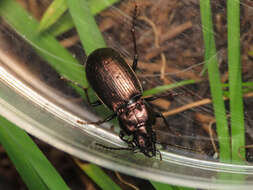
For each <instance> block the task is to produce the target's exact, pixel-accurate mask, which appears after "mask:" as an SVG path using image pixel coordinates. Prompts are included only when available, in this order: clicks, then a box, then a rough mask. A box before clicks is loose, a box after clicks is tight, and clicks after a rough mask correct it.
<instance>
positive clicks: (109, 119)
mask: <svg viewBox="0 0 253 190" xmlns="http://www.w3.org/2000/svg"><path fill="white" fill-rule="evenodd" d="M116 116H117V113H113V114H112V115H109V116H108V117H107V118H105V119H104V120H99V121H96V122H83V121H77V123H79V124H83V125H88V124H94V125H100V124H102V123H105V122H108V121H111V120H112V119H114V118H115V117H116Z"/></svg>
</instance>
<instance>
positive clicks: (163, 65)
mask: <svg viewBox="0 0 253 190" xmlns="http://www.w3.org/2000/svg"><path fill="white" fill-rule="evenodd" d="M139 19H140V20H143V21H145V22H146V23H148V24H149V25H150V26H151V27H152V30H153V32H154V36H155V47H156V48H160V45H159V32H158V30H157V27H156V25H155V23H154V22H153V21H152V20H150V19H149V18H147V17H146V16H140V17H139ZM160 56H161V60H162V67H161V70H160V72H161V76H160V78H161V79H162V80H163V79H164V78H165V77H164V76H165V75H164V73H165V68H166V57H165V54H164V53H163V52H161V54H160Z"/></svg>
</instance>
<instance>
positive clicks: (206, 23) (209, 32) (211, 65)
mask: <svg viewBox="0 0 253 190" xmlns="http://www.w3.org/2000/svg"><path fill="white" fill-rule="evenodd" d="M200 12H201V22H202V29H203V36H204V45H205V61H206V64H207V68H208V77H209V83H210V88H211V96H212V101H213V108H214V114H215V118H216V126H217V134H218V139H219V148H220V161H221V162H230V160H231V147H230V141H229V140H230V137H229V130H228V122H227V119H226V117H227V116H226V110H225V106H224V101H223V92H222V84H221V80H220V74H219V68H218V61H217V57H216V47H215V41H214V32H213V24H212V16H211V7H210V0H200Z"/></svg>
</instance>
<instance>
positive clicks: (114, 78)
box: [79, 6, 169, 158]
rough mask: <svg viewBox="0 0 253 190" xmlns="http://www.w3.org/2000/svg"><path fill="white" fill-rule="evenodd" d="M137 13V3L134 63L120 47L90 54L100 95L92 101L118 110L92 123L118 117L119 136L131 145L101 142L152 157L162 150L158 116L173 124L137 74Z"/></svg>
mask: <svg viewBox="0 0 253 190" xmlns="http://www.w3.org/2000/svg"><path fill="white" fill-rule="evenodd" d="M136 17H137V6H135V10H134V17H133V23H132V24H133V26H132V29H131V33H132V38H133V43H134V52H135V55H134V59H133V65H132V67H130V66H129V65H128V64H127V63H126V62H125V61H124V59H123V58H122V57H121V55H120V54H119V53H118V52H117V51H115V50H113V49H111V48H101V49H97V50H95V51H93V52H92V53H91V54H90V55H89V56H88V58H87V62H86V67H85V68H86V75H87V80H88V82H89V84H90V85H91V87H92V88H93V90H94V91H95V92H96V94H97V96H98V98H99V100H98V101H96V102H94V103H91V105H92V106H97V105H101V104H105V105H106V106H107V107H108V108H110V109H111V110H113V112H114V113H113V114H112V115H110V116H109V117H107V118H106V119H104V120H101V121H98V122H92V124H102V123H104V122H107V121H110V120H112V119H113V118H115V117H117V118H118V120H119V124H120V128H121V132H120V134H119V137H120V138H121V139H122V140H123V141H125V142H126V143H127V144H128V147H129V148H113V147H106V146H103V145H100V144H99V145H100V146H103V147H105V148H109V149H114V150H121V149H125V150H126V149H127V150H133V151H140V152H142V153H143V154H144V155H146V156H148V157H153V156H155V155H156V153H157V152H158V153H159V154H160V151H158V150H156V134H155V132H154V131H153V129H152V125H154V124H155V121H156V117H161V118H162V119H163V120H164V122H165V124H166V125H167V126H169V125H168V123H167V121H166V119H165V118H164V116H163V115H162V114H161V113H160V112H155V111H154V110H153V109H152V107H151V105H150V104H149V103H148V102H149V101H152V100H155V99H156V98H158V97H148V98H142V94H143V90H142V86H141V83H140V81H139V79H138V78H137V76H136V74H135V70H136V68H137V63H138V54H137V47H136V38H135V22H136ZM79 123H83V124H87V123H84V122H79ZM126 136H128V138H126ZM160 158H161V154H160Z"/></svg>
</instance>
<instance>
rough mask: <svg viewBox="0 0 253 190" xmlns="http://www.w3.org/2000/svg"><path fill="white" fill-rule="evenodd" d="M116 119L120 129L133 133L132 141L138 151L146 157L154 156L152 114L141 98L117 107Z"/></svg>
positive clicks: (128, 133) (129, 133)
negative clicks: (119, 107)
mask: <svg viewBox="0 0 253 190" xmlns="http://www.w3.org/2000/svg"><path fill="white" fill-rule="evenodd" d="M118 119H119V123H120V127H121V129H122V130H123V131H124V132H125V133H126V134H127V135H133V141H134V144H135V145H136V147H138V148H139V149H140V152H142V153H143V154H145V155H146V156H148V157H152V156H155V154H156V146H155V143H156V142H155V134H154V132H153V131H152V124H153V123H154V114H153V112H152V109H151V108H150V107H149V106H148V104H147V103H146V102H145V100H143V99H137V100H135V101H130V102H129V103H128V104H127V106H125V107H123V108H121V109H119V112H118Z"/></svg>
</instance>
